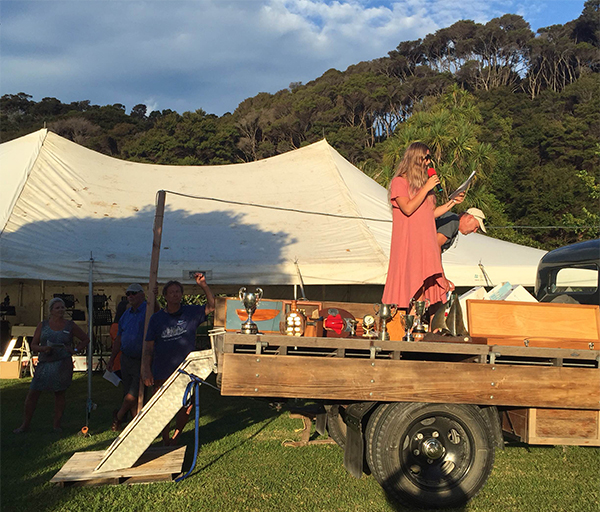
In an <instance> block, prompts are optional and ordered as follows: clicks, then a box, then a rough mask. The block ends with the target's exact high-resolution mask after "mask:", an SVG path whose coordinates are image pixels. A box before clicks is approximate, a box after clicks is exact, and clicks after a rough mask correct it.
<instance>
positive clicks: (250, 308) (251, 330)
mask: <svg viewBox="0 0 600 512" xmlns="http://www.w3.org/2000/svg"><path fill="white" fill-rule="evenodd" d="M262 296H263V291H262V289H261V288H257V289H256V291H255V292H247V291H246V288H245V287H243V288H240V292H239V297H240V300H241V301H242V304H243V305H244V307H245V308H246V313H248V319H247V320H246V321H245V322H244V323H242V330H241V331H240V332H241V333H242V334H258V325H256V324H255V323H254V322H253V321H252V315H253V314H254V312H255V311H256V308H257V307H258V305H259V303H260V299H262Z"/></svg>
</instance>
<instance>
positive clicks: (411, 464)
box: [367, 403, 494, 508]
mask: <svg viewBox="0 0 600 512" xmlns="http://www.w3.org/2000/svg"><path fill="white" fill-rule="evenodd" d="M380 411H381V413H380V415H379V417H378V418H376V419H374V420H373V423H372V425H371V428H367V431H368V437H370V438H371V442H370V443H369V442H368V443H367V457H370V459H371V461H370V462H369V464H370V465H371V471H372V473H373V475H374V476H375V479H376V480H377V481H378V482H379V484H380V485H381V486H382V487H383V489H384V490H385V491H386V492H387V493H388V495H390V496H391V497H392V498H394V499H396V500H398V501H400V502H403V503H406V504H411V505H416V506H419V507H435V508H441V507H456V506H459V505H461V504H463V503H465V502H466V501H468V500H469V499H471V498H473V497H474V496H475V495H476V494H477V493H478V492H479V491H480V489H481V488H482V487H483V485H484V484H485V482H486V480H487V478H488V476H489V474H490V473H491V471H492V467H493V464H494V443H493V433H492V430H491V427H490V425H489V424H488V422H487V421H486V419H485V417H484V415H483V414H482V412H481V410H480V409H479V408H478V407H476V406H473V405H448V404H421V403H395V404H390V405H388V406H385V407H383V408H380ZM374 416H375V415H374ZM369 451H371V453H370V455H369ZM368 460H369V459H368Z"/></svg>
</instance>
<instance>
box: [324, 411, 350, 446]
mask: <svg viewBox="0 0 600 512" xmlns="http://www.w3.org/2000/svg"><path fill="white" fill-rule="evenodd" d="M345 413H346V408H345V407H342V406H340V405H337V404H336V405H332V406H331V407H329V408H328V409H327V432H328V433H329V437H331V439H333V440H334V441H335V442H336V443H337V445H338V446H339V447H340V448H344V447H345V446H346V428H347V427H346V423H345V421H344V419H345Z"/></svg>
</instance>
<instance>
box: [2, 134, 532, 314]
mask: <svg viewBox="0 0 600 512" xmlns="http://www.w3.org/2000/svg"><path fill="white" fill-rule="evenodd" d="M0 166H1V167H0V177H1V178H2V183H3V184H4V183H6V184H7V186H6V187H2V189H3V192H2V204H1V207H2V209H1V210H0V211H1V212H3V213H2V215H3V218H2V222H3V230H2V233H1V235H0V278H1V279H2V282H3V283H7V282H8V281H6V280H16V281H19V280H45V281H46V282H56V283H61V286H62V285H63V284H64V283H67V282H78V283H86V282H87V279H88V269H89V259H90V255H92V256H93V258H94V283H95V286H96V287H98V286H100V287H102V286H108V285H109V284H110V285H112V284H118V283H121V284H127V283H131V282H141V283H144V282H147V281H148V274H149V268H150V252H151V246H152V226H153V221H154V214H155V208H154V203H155V197H156V193H157V191H158V190H161V189H164V190H168V191H175V192H178V193H183V194H189V195H192V196H202V197H204V198H212V199H215V200H206V199H195V198H191V197H183V196H180V195H175V194H172V193H167V203H166V204H167V208H166V212H165V217H164V229H163V235H162V244H161V254H160V265H159V276H158V278H159V282H163V283H164V282H166V281H167V280H169V279H178V280H181V281H182V282H184V284H189V285H191V284H193V281H192V280H191V279H190V272H193V271H197V270H203V271H206V272H207V278H208V280H209V282H210V283H211V285H212V286H213V287H215V289H218V287H219V286H223V287H230V286H231V287H236V286H237V287H239V286H240V285H245V286H248V285H250V286H252V285H257V286H261V287H269V286H282V285H287V286H288V288H287V289H288V290H291V286H292V285H294V284H299V277H298V268H299V269H300V272H301V275H302V279H303V282H304V284H305V285H306V286H307V289H308V287H311V288H312V287H314V288H312V292H316V290H318V289H321V290H322V287H323V286H328V287H330V286H334V285H335V288H337V292H336V293H337V295H343V296H345V297H347V299H348V300H356V292H353V291H352V289H353V287H354V286H357V287H358V288H359V289H360V288H361V287H364V285H372V288H370V290H371V291H370V292H369V293H368V294H369V295H377V294H379V293H380V290H381V285H382V284H383V283H384V282H385V276H386V273H387V265H388V255H389V243H390V235H391V210H390V208H389V205H388V200H387V191H386V190H385V189H384V188H383V187H381V186H380V185H378V184H377V183H376V182H375V181H373V180H372V179H370V178H369V177H367V176H366V175H365V174H364V173H362V172H361V171H360V170H359V169H357V168H356V167H354V166H353V165H352V164H350V163H349V162H348V161H346V160H345V159H344V158H343V157H342V156H341V155H339V153H337V152H336V151H335V150H334V149H333V148H331V146H329V145H328V144H327V142H326V141H325V140H323V141H321V142H318V143H315V144H311V145H310V146H306V147H304V148H301V149H299V150H295V151H291V152H289V153H285V154H282V155H278V156H276V157H272V158H268V159H265V160H261V161H258V162H251V163H244V164H232V165H227V166H204V167H199V166H195V167H192V166H167V165H150V164H141V163H134V162H127V161H122V160H118V159H115V158H111V157H108V156H105V155H101V154H99V153H96V152H94V151H91V150H89V149H86V148H84V147H81V146H79V145H77V144H75V143H73V142H70V141H68V140H66V139H63V138H62V137H59V136H58V135H56V134H54V133H52V132H46V130H40V131H39V132H35V133H33V134H30V135H28V136H26V137H22V138H20V139H16V140H14V141H10V142H6V143H3V144H0ZM216 200H220V201H216ZM233 202H235V203H237V204H235V203H233ZM240 203H242V204H240ZM243 203H252V204H253V205H260V206H261V207H256V206H250V205H248V204H243ZM263 206H269V207H271V208H275V209H268V208H264V207H263ZM278 208H279V209H278ZM305 212H318V213H322V215H315V214H309V213H305ZM543 254H544V251H539V250H536V249H531V248H528V247H522V246H518V245H515V244H510V243H507V242H503V241H500V240H495V239H493V238H490V237H486V236H483V235H475V234H474V235H469V236H468V237H464V236H459V238H458V242H457V243H456V244H455V246H454V247H452V248H451V249H450V250H448V251H447V252H446V253H444V255H443V261H444V268H445V271H446V273H447V276H448V278H449V279H451V280H452V281H453V282H454V283H455V284H456V286H460V287H472V286H477V285H491V284H497V283H499V282H503V281H510V282H511V283H513V284H522V285H524V286H529V287H531V286H533V285H534V281H535V271H536V268H537V264H538V262H539V260H540V258H541V256H542V255H543ZM295 262H297V266H296V263H295ZM482 269H484V270H485V273H484V272H483V271H482ZM486 276H487V278H488V280H486ZM84 293H85V292H84ZM107 294H108V293H107ZM285 295H288V294H287V293H286V294H285ZM307 295H309V298H314V299H316V300H317V299H319V298H322V296H323V293H321V294H318V295H320V297H311V296H310V294H307ZM315 295H317V294H316V293H315ZM36 309H37V308H36Z"/></svg>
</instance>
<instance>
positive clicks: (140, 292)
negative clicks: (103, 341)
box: [108, 284, 147, 431]
mask: <svg viewBox="0 0 600 512" xmlns="http://www.w3.org/2000/svg"><path fill="white" fill-rule="evenodd" d="M125 295H126V296H127V302H128V303H129V305H130V306H131V307H129V308H127V309H126V310H125V312H124V313H123V315H121V318H120V319H119V333H118V335H117V337H116V339H115V341H114V343H113V346H112V353H111V355H110V359H109V361H108V370H109V371H112V369H113V364H114V362H115V358H116V357H117V354H118V353H119V352H121V378H122V380H123V393H124V395H125V397H124V399H123V404H122V405H121V408H120V409H118V410H115V411H114V412H113V423H112V427H111V430H113V431H117V430H120V429H121V423H122V422H123V419H124V418H125V415H126V414H127V413H128V412H129V411H131V414H132V416H135V415H136V413H137V403H138V400H137V396H138V393H139V388H140V367H141V364H142V347H143V340H144V320H145V319H146V307H147V303H146V295H145V293H144V289H143V288H142V287H141V286H140V285H139V284H131V285H129V287H128V288H127V291H126V292H125Z"/></svg>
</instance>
